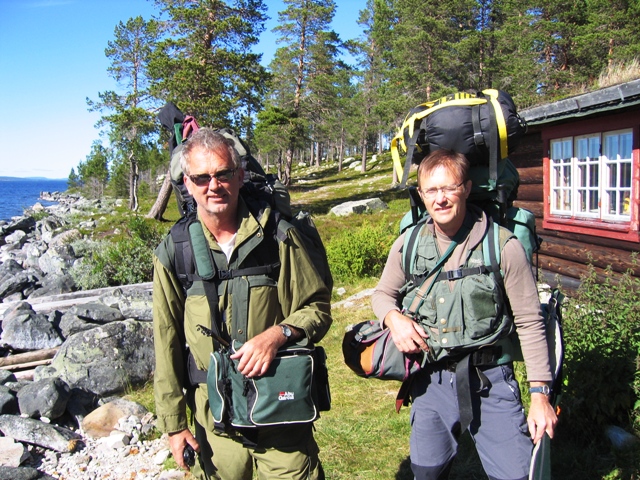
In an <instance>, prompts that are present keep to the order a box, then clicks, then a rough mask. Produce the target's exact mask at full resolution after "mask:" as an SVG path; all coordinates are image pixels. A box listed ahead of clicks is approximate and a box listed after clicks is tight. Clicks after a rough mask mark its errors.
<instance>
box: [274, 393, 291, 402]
mask: <svg viewBox="0 0 640 480" xmlns="http://www.w3.org/2000/svg"><path fill="white" fill-rule="evenodd" d="M278 400H279V401H281V400H295V398H294V394H293V392H280V393H279V394H278Z"/></svg>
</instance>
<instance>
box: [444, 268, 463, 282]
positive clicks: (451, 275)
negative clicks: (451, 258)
mask: <svg viewBox="0 0 640 480" xmlns="http://www.w3.org/2000/svg"><path fill="white" fill-rule="evenodd" d="M444 273H445V274H446V275H447V280H458V279H459V278H462V277H464V275H463V273H462V269H461V268H458V269H456V270H447V271H446V272H444Z"/></svg>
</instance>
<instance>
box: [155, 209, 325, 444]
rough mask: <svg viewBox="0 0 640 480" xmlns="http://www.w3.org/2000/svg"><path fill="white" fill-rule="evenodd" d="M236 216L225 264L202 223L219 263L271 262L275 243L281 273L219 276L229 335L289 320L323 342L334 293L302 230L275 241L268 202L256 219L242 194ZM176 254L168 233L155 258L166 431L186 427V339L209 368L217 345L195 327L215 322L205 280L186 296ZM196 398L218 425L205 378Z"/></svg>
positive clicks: (201, 416) (244, 335)
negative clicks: (232, 242) (269, 227)
mask: <svg viewBox="0 0 640 480" xmlns="http://www.w3.org/2000/svg"><path fill="white" fill-rule="evenodd" d="M238 216H239V224H240V227H239V229H238V233H237V237H236V246H235V248H234V251H233V254H232V256H231V260H230V262H229V264H228V265H227V261H226V257H225V256H224V254H223V253H222V251H221V250H220V248H219V246H218V244H217V243H216V241H215V240H214V238H213V235H211V233H210V232H208V231H207V230H206V228H205V229H204V231H205V236H206V237H207V240H208V242H209V246H210V248H211V249H212V253H213V257H214V259H215V262H216V265H217V267H218V268H220V269H225V270H226V269H240V268H247V267H253V266H256V265H262V264H265V262H269V260H268V257H269V255H270V254H271V255H272V254H273V250H274V249H276V248H277V249H278V256H279V261H280V263H281V266H280V271H279V274H278V276H277V278H270V277H268V276H266V275H259V276H252V277H237V278H233V279H230V280H226V281H223V282H222V284H221V285H220V287H219V289H218V293H219V297H220V299H219V301H220V303H219V305H220V311H221V312H223V316H224V319H225V322H226V326H227V328H228V331H229V332H230V334H231V336H232V338H234V339H238V340H241V341H246V340H248V339H250V338H252V337H254V336H255V335H258V334H259V333H262V332H263V331H264V330H266V329H267V328H269V327H271V326H272V325H276V324H279V323H281V322H286V323H287V324H289V325H292V326H294V327H298V328H300V329H302V330H304V332H305V335H306V337H307V338H308V339H310V340H311V341H312V342H314V343H316V342H318V341H320V340H321V339H322V337H324V335H325V334H326V333H327V331H328V329H329V326H330V325H331V322H332V319H331V304H330V300H331V292H329V290H328V289H327V287H326V286H325V285H324V283H323V281H322V279H321V278H320V276H319V275H318V273H317V272H316V270H315V267H314V266H313V264H312V263H311V260H310V259H309V255H308V254H307V252H306V250H305V249H304V247H303V243H302V240H301V239H300V238H299V234H298V232H297V231H296V230H295V229H290V230H289V231H288V232H287V240H286V241H282V242H280V241H278V242H276V241H275V240H274V239H273V238H272V237H271V236H270V235H265V233H264V232H265V227H266V222H267V221H269V218H270V215H269V211H268V209H267V210H266V211H265V212H264V214H263V215H262V216H261V221H260V222H259V221H258V220H256V218H255V217H254V216H253V215H252V214H251V213H250V212H249V210H248V209H247V207H246V205H245V204H244V202H243V201H242V200H241V201H240V202H239V208H238ZM174 256H175V247H174V244H173V241H172V238H171V235H168V236H167V237H166V238H165V239H164V240H163V242H162V243H161V244H160V245H159V246H158V247H157V248H156V250H155V255H154V259H153V263H154V278H153V326H154V344H155V354H156V370H155V374H154V393H155V401H156V410H157V412H156V413H157V416H158V428H159V429H160V430H161V431H163V432H176V431H179V430H183V429H185V428H187V415H186V398H185V395H184V393H183V391H184V390H183V389H185V388H186V387H187V386H188V380H187V378H186V359H185V346H186V345H188V346H189V349H190V351H191V353H192V354H193V357H194V359H195V362H196V365H197V367H198V368H199V369H201V370H206V369H207V367H208V365H209V359H210V356H211V353H212V351H213V343H212V340H211V338H209V337H207V336H205V335H203V334H202V333H200V332H199V331H198V329H197V325H203V326H205V327H210V326H211V315H210V311H209V305H208V302H207V299H206V297H205V295H204V289H203V287H202V282H201V281H195V282H194V283H193V285H192V286H191V287H190V288H189V290H188V292H187V296H186V298H185V295H184V293H183V289H182V285H181V283H180V281H179V280H178V279H177V277H176V275H175V269H174ZM269 263H270V262H269ZM194 401H195V416H196V420H197V421H198V423H200V425H202V426H204V427H205V428H207V429H208V430H210V431H213V429H214V427H213V419H212V418H211V415H208V405H207V402H208V395H207V388H206V385H205V384H201V385H199V386H198V387H197V388H196V391H195V394H194Z"/></svg>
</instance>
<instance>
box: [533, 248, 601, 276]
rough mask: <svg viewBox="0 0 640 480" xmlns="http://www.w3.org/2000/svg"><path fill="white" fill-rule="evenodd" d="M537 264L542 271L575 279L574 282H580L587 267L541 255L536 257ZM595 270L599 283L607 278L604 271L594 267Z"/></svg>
mask: <svg viewBox="0 0 640 480" xmlns="http://www.w3.org/2000/svg"><path fill="white" fill-rule="evenodd" d="M538 262H539V267H540V268H542V269H543V270H548V271H550V272H551V273H559V274H561V275H566V276H567V277H571V278H575V279H576V280H580V279H581V278H582V277H583V276H584V275H586V274H587V272H588V267H587V265H582V264H579V263H576V262H572V261H570V260H565V259H564V258H558V257H552V256H550V255H545V254H542V253H540V254H539V255H538ZM595 270H596V275H597V276H598V279H599V280H600V281H602V280H604V279H605V278H607V277H608V275H606V272H605V271H604V269H602V268H598V267H595Z"/></svg>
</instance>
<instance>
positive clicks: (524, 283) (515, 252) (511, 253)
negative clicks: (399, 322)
mask: <svg viewBox="0 0 640 480" xmlns="http://www.w3.org/2000/svg"><path fill="white" fill-rule="evenodd" d="M467 222H470V223H472V224H473V228H472V229H471V232H470V233H469V235H468V236H467V238H466V239H465V241H464V242H462V243H460V244H459V245H458V246H456V248H455V250H454V251H453V253H452V255H451V257H449V259H448V260H447V262H446V263H445V265H444V270H454V269H458V268H460V267H461V266H462V265H463V264H464V262H465V259H466V257H467V252H468V251H469V250H470V249H473V248H475V247H476V246H477V245H478V244H480V243H481V242H482V239H483V238H484V232H485V231H486V228H487V218H486V215H485V214H484V212H482V211H481V210H480V209H479V208H477V207H475V206H473V205H467V218H466V219H465V223H467ZM426 228H429V229H431V231H432V232H433V233H434V234H435V226H434V223H433V220H429V221H427V223H426ZM404 238H405V234H404V233H403V234H402V235H400V237H399V238H398V239H396V241H395V242H394V244H393V246H392V247H391V251H390V253H389V257H388V259H387V263H386V265H385V267H384V271H383V272H382V276H381V278H380V281H379V283H378V285H377V286H376V288H375V291H374V293H373V296H372V297H371V304H372V307H373V311H374V313H375V315H376V317H378V319H380V321H383V319H384V318H385V316H386V315H387V313H389V312H390V311H391V310H398V311H400V310H401V306H402V298H400V296H399V294H398V292H399V291H400V289H401V288H402V287H403V286H404V285H405V283H406V277H405V274H404V271H403V270H402V247H403V244H404ZM436 238H437V243H438V249H439V251H440V252H441V253H442V252H445V251H446V250H447V248H448V247H449V244H450V243H451V239H450V238H448V237H446V236H444V235H443V234H440V233H438V234H437V235H436ZM500 267H501V270H502V273H503V277H504V285H505V290H506V293H507V297H508V298H509V303H510V305H511V310H512V312H513V318H514V323H515V325H516V331H517V333H518V338H519V340H520V345H521V348H522V355H523V357H524V360H525V366H526V369H527V379H528V381H530V382H531V381H539V382H548V381H551V379H552V373H551V367H550V365H549V351H548V347H547V340H546V333H545V327H544V319H543V317H542V312H541V308H540V300H539V297H538V289H537V286H536V282H535V278H534V276H533V272H532V270H531V265H530V264H529V262H528V260H527V257H526V254H525V251H524V248H523V247H522V244H521V243H520V241H518V240H517V239H516V238H513V239H511V240H509V241H507V243H506V244H505V245H504V248H503V250H502V252H501V255H500Z"/></svg>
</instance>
